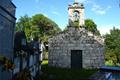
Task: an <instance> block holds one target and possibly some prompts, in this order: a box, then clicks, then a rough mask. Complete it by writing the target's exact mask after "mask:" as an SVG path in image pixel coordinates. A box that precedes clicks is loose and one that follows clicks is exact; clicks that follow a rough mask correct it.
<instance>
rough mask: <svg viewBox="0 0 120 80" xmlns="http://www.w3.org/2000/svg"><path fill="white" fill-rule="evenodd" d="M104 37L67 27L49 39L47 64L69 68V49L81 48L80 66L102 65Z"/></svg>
mask: <svg viewBox="0 0 120 80" xmlns="http://www.w3.org/2000/svg"><path fill="white" fill-rule="evenodd" d="M103 44H104V39H103V38H101V37H98V36H95V35H93V34H92V33H90V32H87V31H86V30H85V29H83V28H81V29H77V28H69V29H68V30H66V31H64V32H61V33H59V34H58V35H56V36H53V37H52V38H50V39H49V51H48V59H49V66H54V67H63V68H71V50H82V59H83V60H82V67H83V68H86V69H91V68H99V67H100V66H103V65H104V45H103Z"/></svg>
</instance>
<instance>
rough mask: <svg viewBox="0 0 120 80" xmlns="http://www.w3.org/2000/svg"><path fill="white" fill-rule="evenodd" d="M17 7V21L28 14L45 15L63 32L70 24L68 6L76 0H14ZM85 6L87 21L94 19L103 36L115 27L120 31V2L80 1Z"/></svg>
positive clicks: (102, 0)
mask: <svg viewBox="0 0 120 80" xmlns="http://www.w3.org/2000/svg"><path fill="white" fill-rule="evenodd" d="M12 1H13V3H14V4H15V5H16V7H17V8H16V18H17V21H18V19H19V18H20V17H21V16H24V15H25V14H27V15H28V16H29V17H32V16H33V15H35V14H40V13H41V14H44V15H45V16H47V17H48V18H50V19H52V20H53V21H55V22H56V23H57V24H58V25H59V27H60V28H61V29H62V30H63V29H64V28H65V27H66V26H67V24H68V4H73V2H74V0H12ZM78 2H80V3H83V4H84V6H85V19H88V18H89V19H92V20H93V21H94V22H95V23H96V24H97V28H98V30H100V33H101V34H106V33H109V30H110V29H112V28H113V27H116V28H119V29H120V6H119V4H120V0H78Z"/></svg>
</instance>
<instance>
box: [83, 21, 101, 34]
mask: <svg viewBox="0 0 120 80" xmlns="http://www.w3.org/2000/svg"><path fill="white" fill-rule="evenodd" d="M83 27H84V28H85V29H86V30H88V31H91V32H93V33H94V34H95V35H100V32H99V30H98V29H97V25H96V24H95V22H94V21H93V20H92V19H86V20H85V26H83Z"/></svg>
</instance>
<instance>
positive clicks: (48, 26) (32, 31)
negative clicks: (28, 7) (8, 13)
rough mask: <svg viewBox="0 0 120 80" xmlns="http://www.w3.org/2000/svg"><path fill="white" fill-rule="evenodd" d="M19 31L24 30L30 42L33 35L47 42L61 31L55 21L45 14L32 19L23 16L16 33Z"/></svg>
mask: <svg viewBox="0 0 120 80" xmlns="http://www.w3.org/2000/svg"><path fill="white" fill-rule="evenodd" d="M18 30H24V31H25V34H26V36H27V39H28V40H30V38H31V35H32V36H36V35H37V36H39V37H40V39H41V40H43V41H47V40H48V38H49V37H50V36H51V35H54V34H56V33H58V32H60V31H61V29H60V28H59V27H58V25H57V24H56V23H55V22H54V21H52V20H51V19H49V18H48V17H46V16H44V15H43V14H36V15H34V16H32V17H28V16H27V15H25V16H22V17H21V18H20V19H19V20H18V22H17V24H16V31H18Z"/></svg>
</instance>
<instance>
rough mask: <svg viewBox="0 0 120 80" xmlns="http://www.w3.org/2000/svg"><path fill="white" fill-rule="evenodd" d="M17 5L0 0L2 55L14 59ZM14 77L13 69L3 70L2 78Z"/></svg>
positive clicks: (0, 50) (4, 79) (2, 79)
mask: <svg viewBox="0 0 120 80" xmlns="http://www.w3.org/2000/svg"><path fill="white" fill-rule="evenodd" d="M15 10H16V7H15V5H14V4H13V3H12V2H11V0H0V55H2V56H4V57H6V58H8V59H10V60H12V59H13V47H14V46H13V45H14V42H13V41H14V29H15V21H16V18H15ZM10 78H12V71H10V72H8V71H4V72H1V67H0V80H9V79H10Z"/></svg>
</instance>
